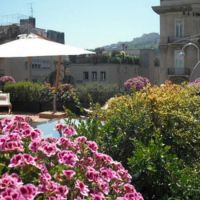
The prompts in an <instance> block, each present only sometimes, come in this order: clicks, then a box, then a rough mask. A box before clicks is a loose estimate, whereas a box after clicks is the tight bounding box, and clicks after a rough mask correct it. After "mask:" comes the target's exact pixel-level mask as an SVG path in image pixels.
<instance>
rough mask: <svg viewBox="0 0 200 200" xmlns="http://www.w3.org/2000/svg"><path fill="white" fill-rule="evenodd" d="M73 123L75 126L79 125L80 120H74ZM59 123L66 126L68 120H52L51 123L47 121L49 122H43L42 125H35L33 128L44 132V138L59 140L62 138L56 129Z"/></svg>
mask: <svg viewBox="0 0 200 200" xmlns="http://www.w3.org/2000/svg"><path fill="white" fill-rule="evenodd" d="M72 122H73V123H74V124H76V125H77V124H79V120H78V119H74V120H72ZM57 123H64V124H66V120H65V119H61V120H57V119H56V120H55V119H54V120H50V121H47V122H42V123H34V124H32V126H33V127H34V128H38V129H40V130H41V131H42V133H43V135H42V137H43V138H47V137H55V138H58V137H60V135H59V133H58V131H57V130H56V129H55V126H56V124H57Z"/></svg>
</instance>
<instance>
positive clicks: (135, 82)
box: [124, 76, 150, 91]
mask: <svg viewBox="0 0 200 200" xmlns="http://www.w3.org/2000/svg"><path fill="white" fill-rule="evenodd" d="M149 83H150V81H149V79H148V78H145V77H142V76H137V77H134V78H130V79H128V80H127V81H125V82H124V87H125V89H126V90H130V89H131V88H133V89H135V90H136V91H139V90H141V89H142V88H144V87H145V86H146V85H147V84H149Z"/></svg>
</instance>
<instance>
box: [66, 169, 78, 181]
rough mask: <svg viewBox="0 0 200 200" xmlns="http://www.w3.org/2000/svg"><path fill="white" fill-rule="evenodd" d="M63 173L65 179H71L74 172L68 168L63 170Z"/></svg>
mask: <svg viewBox="0 0 200 200" xmlns="http://www.w3.org/2000/svg"><path fill="white" fill-rule="evenodd" d="M63 174H64V175H65V177H66V178H67V179H72V178H73V177H74V176H75V174H76V172H75V171H74V170H70V169H69V170H64V171H63Z"/></svg>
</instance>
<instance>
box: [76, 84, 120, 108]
mask: <svg viewBox="0 0 200 200" xmlns="http://www.w3.org/2000/svg"><path fill="white" fill-rule="evenodd" d="M77 93H78V94H77V95H78V98H79V100H80V102H81V104H82V105H83V107H89V106H90V105H91V103H99V104H101V105H103V104H104V103H105V102H106V101H107V100H108V99H109V98H111V97H113V96H115V95H118V94H120V93H121V92H120V90H119V88H118V87H117V86H115V85H104V84H85V85H80V86H77Z"/></svg>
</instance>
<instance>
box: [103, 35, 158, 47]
mask: <svg viewBox="0 0 200 200" xmlns="http://www.w3.org/2000/svg"><path fill="white" fill-rule="evenodd" d="M159 41H160V35H159V34H158V33H148V34H144V35H142V36H141V37H137V38H133V40H132V41H129V42H118V43H116V44H111V45H107V46H104V47H103V48H104V49H107V50H115V49H116V50H121V49H123V47H127V49H157V48H158V46H159Z"/></svg>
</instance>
